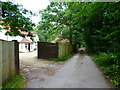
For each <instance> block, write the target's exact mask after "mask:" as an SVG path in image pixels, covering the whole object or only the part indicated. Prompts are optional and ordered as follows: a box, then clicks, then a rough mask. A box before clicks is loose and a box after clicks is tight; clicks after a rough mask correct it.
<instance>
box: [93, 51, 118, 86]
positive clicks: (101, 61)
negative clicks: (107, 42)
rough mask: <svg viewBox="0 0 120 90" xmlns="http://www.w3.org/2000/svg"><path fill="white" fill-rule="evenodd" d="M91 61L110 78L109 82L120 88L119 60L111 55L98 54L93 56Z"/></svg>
mask: <svg viewBox="0 0 120 90" xmlns="http://www.w3.org/2000/svg"><path fill="white" fill-rule="evenodd" d="M92 57H93V60H94V61H95V62H96V63H97V64H98V65H99V66H100V67H101V69H102V70H103V72H104V74H105V75H107V76H108V77H109V78H110V81H111V82H112V83H113V84H114V85H115V86H116V87H120V59H119V56H117V55H115V54H113V53H100V54H99V55H93V56H92Z"/></svg>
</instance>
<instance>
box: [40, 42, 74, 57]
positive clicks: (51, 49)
mask: <svg viewBox="0 0 120 90" xmlns="http://www.w3.org/2000/svg"><path fill="white" fill-rule="evenodd" d="M72 52H73V45H72V44H69V43H56V44H55V43H48V42H38V58H44V59H54V58H61V57H64V56H67V55H69V54H71V53H72Z"/></svg>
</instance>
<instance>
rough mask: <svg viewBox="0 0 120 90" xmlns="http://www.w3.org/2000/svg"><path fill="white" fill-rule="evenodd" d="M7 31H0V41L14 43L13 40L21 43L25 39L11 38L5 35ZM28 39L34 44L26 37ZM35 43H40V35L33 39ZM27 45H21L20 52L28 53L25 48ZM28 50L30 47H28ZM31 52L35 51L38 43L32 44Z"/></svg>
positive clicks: (19, 37)
mask: <svg viewBox="0 0 120 90" xmlns="http://www.w3.org/2000/svg"><path fill="white" fill-rule="evenodd" d="M5 33H6V31H5V30H0V39H2V40H6V41H12V40H17V41H18V42H21V41H22V39H23V37H21V36H9V35H5ZM26 39H28V40H30V41H31V42H32V40H31V39H30V37H26ZM33 39H34V42H37V41H39V38H38V35H36V37H33ZM25 44H26V43H20V44H19V45H20V46H19V50H20V51H28V50H27V49H26V48H25ZM27 48H28V47H27ZM30 48H31V51H33V50H34V49H35V48H37V46H36V43H31V47H30Z"/></svg>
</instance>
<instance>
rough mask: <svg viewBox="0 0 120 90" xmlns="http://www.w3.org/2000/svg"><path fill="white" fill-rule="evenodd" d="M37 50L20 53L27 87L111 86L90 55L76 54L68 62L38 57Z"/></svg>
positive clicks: (22, 71)
mask: <svg viewBox="0 0 120 90" xmlns="http://www.w3.org/2000/svg"><path fill="white" fill-rule="evenodd" d="M36 56H37V52H36V51H35V52H30V53H20V64H21V73H23V74H24V76H25V79H26V80H27V81H28V83H27V85H26V86H25V88H110V87H111V84H110V83H109V82H108V81H107V80H106V79H105V78H104V76H103V74H102V73H101V72H100V71H99V69H98V68H97V67H96V65H95V64H94V62H93V61H92V60H91V59H90V57H89V56H87V55H85V56H80V55H79V54H76V55H74V56H73V57H72V58H71V59H69V60H68V61H66V62H58V63H55V62H53V61H48V60H47V61H46V60H43V59H37V57H36Z"/></svg>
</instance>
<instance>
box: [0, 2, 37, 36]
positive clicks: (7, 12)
mask: <svg viewBox="0 0 120 90" xmlns="http://www.w3.org/2000/svg"><path fill="white" fill-rule="evenodd" d="M0 3H1V4H2V20H1V25H2V26H4V27H3V28H4V29H9V30H10V32H7V34H9V35H11V36H17V35H19V36H24V35H23V34H21V33H20V30H21V31H26V32H29V34H28V36H31V37H32V33H31V31H32V30H33V26H35V24H34V23H33V22H32V21H31V19H30V18H28V17H25V15H26V14H29V15H30V14H31V15H33V13H32V12H31V11H28V10H26V9H24V8H22V6H21V5H18V4H14V3H12V2H0Z"/></svg>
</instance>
